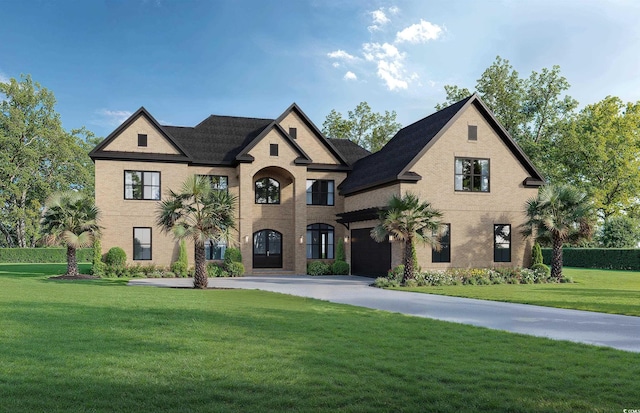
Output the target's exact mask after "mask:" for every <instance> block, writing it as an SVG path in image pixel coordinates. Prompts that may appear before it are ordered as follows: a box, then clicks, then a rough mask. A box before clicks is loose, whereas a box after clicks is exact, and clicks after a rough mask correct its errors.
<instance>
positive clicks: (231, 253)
mask: <svg viewBox="0 0 640 413" xmlns="http://www.w3.org/2000/svg"><path fill="white" fill-rule="evenodd" d="M232 262H242V253H241V252H240V249H239V248H233V247H229V248H227V249H226V250H225V251H224V263H225V265H228V264H230V263H232Z"/></svg>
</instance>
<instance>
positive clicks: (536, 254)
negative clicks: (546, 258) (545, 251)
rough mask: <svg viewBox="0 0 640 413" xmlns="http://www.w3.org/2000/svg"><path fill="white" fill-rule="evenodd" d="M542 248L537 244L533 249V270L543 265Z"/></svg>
mask: <svg viewBox="0 0 640 413" xmlns="http://www.w3.org/2000/svg"><path fill="white" fill-rule="evenodd" d="M542 263H543V259H542V248H540V244H538V243H537V242H536V243H535V244H533V248H532V249H531V268H533V267H534V266H535V265H537V264H542Z"/></svg>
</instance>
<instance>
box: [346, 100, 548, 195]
mask: <svg viewBox="0 0 640 413" xmlns="http://www.w3.org/2000/svg"><path fill="white" fill-rule="evenodd" d="M470 105H474V106H475V107H476V108H477V109H478V110H479V111H480V113H481V114H482V115H483V116H484V117H485V119H486V120H487V121H488V122H489V124H490V125H491V126H492V127H493V128H494V130H495V131H496V132H497V133H498V136H500V138H501V139H502V140H503V142H504V143H505V144H506V145H507V147H508V148H509V149H510V150H511V151H512V153H513V154H514V155H515V156H516V158H517V159H518V160H519V161H520V163H521V164H522V165H523V167H524V168H525V169H526V170H527V172H529V174H531V176H530V177H529V178H527V179H526V180H525V182H524V183H525V185H531V186H536V185H538V186H539V185H541V184H542V183H543V182H544V178H543V177H542V175H541V174H540V172H539V171H538V170H537V169H536V168H535V166H533V164H532V163H531V161H530V160H529V158H528V157H527V156H526V155H525V154H524V152H522V149H520V147H519V146H518V145H517V144H516V143H515V141H514V140H513V139H512V138H511V136H509V133H508V132H507V131H506V130H505V129H504V127H502V125H500V123H499V122H498V120H497V119H496V118H495V117H494V116H493V114H492V113H491V111H490V110H489V108H488V107H487V106H486V105H485V104H484V103H483V102H482V100H481V99H480V98H479V97H478V96H477V95H476V94H473V95H471V96H469V97H467V98H465V99H462V100H461V101H459V102H456V103H454V104H453V105H451V106H448V107H446V108H444V109H442V110H440V111H438V112H435V113H433V114H431V115H429V116H427V117H426V118H424V119H421V120H419V121H417V122H415V123H413V124H411V125H408V126H406V127H404V128H402V129H400V130H399V131H398V132H397V133H396V134H395V136H394V137H393V138H392V139H391V140H390V141H389V142H388V143H387V144H386V145H385V146H384V147H383V148H382V149H381V150H380V151H378V152H375V153H373V154H371V155H369V156H367V157H365V158H362V159H360V160H359V161H357V162H356V163H355V165H354V166H353V171H352V172H351V173H349V175H348V176H347V178H346V179H345V180H344V181H343V182H342V183H341V184H340V185H339V187H338V188H339V189H340V193H341V194H342V195H349V194H354V193H358V192H361V191H365V190H367V189H370V188H372V187H377V186H381V185H387V184H392V183H396V182H415V181H418V180H420V179H422V177H421V176H420V175H418V174H416V173H414V172H411V171H410V169H411V168H412V167H413V165H414V164H415V163H416V162H417V161H418V160H419V159H420V158H421V157H422V155H424V153H425V152H426V151H427V150H428V149H429V148H430V147H431V146H432V145H433V143H434V142H435V141H436V140H437V139H438V138H439V137H440V136H442V134H444V133H445V132H446V131H447V129H448V128H449V126H451V125H452V124H453V123H454V122H455V120H456V119H457V118H458V117H459V116H460V114H461V113H462V112H464V110H465V109H467V108H468V107H469V106H470Z"/></svg>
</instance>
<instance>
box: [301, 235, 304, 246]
mask: <svg viewBox="0 0 640 413" xmlns="http://www.w3.org/2000/svg"><path fill="white" fill-rule="evenodd" d="M300 244H304V235H300Z"/></svg>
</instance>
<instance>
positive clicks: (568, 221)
mask: <svg viewBox="0 0 640 413" xmlns="http://www.w3.org/2000/svg"><path fill="white" fill-rule="evenodd" d="M525 213H526V215H527V221H526V222H525V223H524V224H523V230H522V235H524V236H525V237H530V236H535V237H536V239H537V240H540V241H542V242H545V241H546V242H548V243H551V245H552V248H553V252H552V258H551V276H552V277H554V278H556V280H558V281H559V280H561V279H562V245H563V244H564V243H565V242H571V243H575V242H578V241H580V240H582V239H589V238H591V235H592V233H593V219H592V218H593V209H592V206H591V203H590V202H589V200H588V198H587V195H586V194H585V193H583V192H580V191H578V190H577V189H575V188H573V187H571V186H568V185H545V186H542V187H540V189H539V190H538V196H537V197H535V198H532V199H530V200H529V201H527V203H526V204H525Z"/></svg>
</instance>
